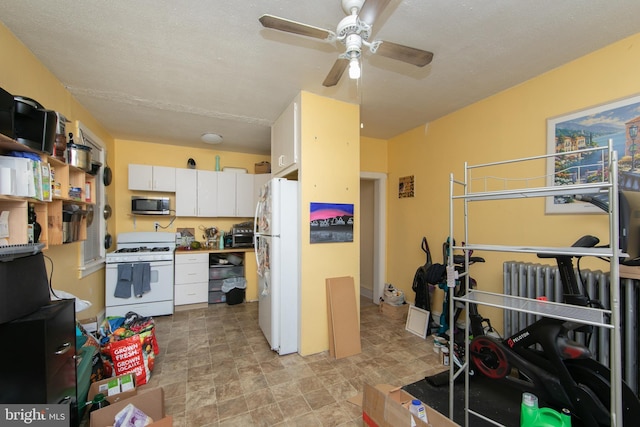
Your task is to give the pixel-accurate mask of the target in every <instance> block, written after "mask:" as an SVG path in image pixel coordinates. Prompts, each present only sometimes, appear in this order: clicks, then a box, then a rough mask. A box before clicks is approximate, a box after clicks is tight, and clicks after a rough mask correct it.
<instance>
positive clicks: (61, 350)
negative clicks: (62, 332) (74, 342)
mask: <svg viewBox="0 0 640 427" xmlns="http://www.w3.org/2000/svg"><path fill="white" fill-rule="evenodd" d="M70 349H71V343H70V342H66V343H64V344H62V345H61V346H60V347H58V350H56V352H55V354H56V356H59V355H61V354H65V353H66V352H67V351H69V350H70Z"/></svg>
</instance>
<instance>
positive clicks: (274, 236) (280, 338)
mask: <svg viewBox="0 0 640 427" xmlns="http://www.w3.org/2000/svg"><path fill="white" fill-rule="evenodd" d="M299 217H300V209H299V203H298V182H297V181H289V180H286V179H284V178H273V179H271V180H270V181H268V182H267V183H266V184H264V185H263V186H262V188H261V189H260V195H259V198H258V204H257V206H256V214H255V218H254V245H255V251H256V261H257V263H258V321H259V324H260V329H262V332H263V333H264V336H265V337H266V338H267V341H268V342H269V345H270V346H271V349H272V350H274V351H276V352H278V354H280V355H284V354H289V353H295V352H297V351H299V348H298V347H299V336H300V277H299V275H300V255H299V247H300V231H299V229H300V218H299Z"/></svg>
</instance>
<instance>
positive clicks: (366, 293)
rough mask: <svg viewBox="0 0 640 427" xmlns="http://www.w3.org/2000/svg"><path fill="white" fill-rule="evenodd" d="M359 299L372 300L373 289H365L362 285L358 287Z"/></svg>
mask: <svg viewBox="0 0 640 427" xmlns="http://www.w3.org/2000/svg"><path fill="white" fill-rule="evenodd" d="M360 297H361V298H368V299H370V300H372V299H373V289H369V288H365V287H363V286H362V285H360Z"/></svg>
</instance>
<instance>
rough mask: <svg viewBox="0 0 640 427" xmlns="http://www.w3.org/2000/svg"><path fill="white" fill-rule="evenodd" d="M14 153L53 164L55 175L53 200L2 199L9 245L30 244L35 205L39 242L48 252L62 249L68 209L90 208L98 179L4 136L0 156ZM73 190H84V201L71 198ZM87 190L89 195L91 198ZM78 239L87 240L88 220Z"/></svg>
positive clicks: (0, 202) (52, 190) (6, 197)
mask: <svg viewBox="0 0 640 427" xmlns="http://www.w3.org/2000/svg"><path fill="white" fill-rule="evenodd" d="M10 151H20V152H30V153H36V154H38V155H39V156H40V158H41V160H42V162H43V163H48V164H49V166H50V169H51V171H52V175H51V176H52V180H51V194H52V200H51V201H41V200H36V199H33V198H27V197H17V196H7V195H0V211H8V212H9V238H8V241H9V244H22V243H27V219H28V205H29V203H32V204H33V205H34V207H35V212H36V217H37V221H38V223H39V224H40V225H41V227H42V232H41V234H40V239H39V242H41V243H44V244H45V249H46V248H49V247H51V246H56V245H62V244H63V243H64V236H63V233H62V223H63V210H64V206H65V205H71V204H75V205H78V206H80V207H81V209H84V208H85V207H86V206H88V205H90V204H94V203H95V188H96V187H95V186H96V181H95V176H93V175H90V174H88V173H87V172H85V171H84V170H82V169H79V168H76V167H74V166H71V165H69V164H67V163H66V162H64V161H62V160H60V159H58V158H55V157H53V156H50V155H48V154H46V153H40V152H38V151H35V150H33V149H31V148H29V147H27V146H26V145H22V144H20V143H18V142H16V141H14V140H13V139H10V138H8V137H7V136H5V135H2V134H0V155H2V154H6V153H8V152H10ZM71 187H78V188H80V189H81V194H82V196H81V197H82V198H81V199H79V200H76V199H72V198H70V197H69V188H71ZM87 190H88V191H89V196H88V197H87ZM78 237H79V240H86V238H87V230H86V219H84V218H83V219H82V221H81V225H80V233H79V236H78Z"/></svg>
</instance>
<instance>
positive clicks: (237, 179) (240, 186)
mask: <svg viewBox="0 0 640 427" xmlns="http://www.w3.org/2000/svg"><path fill="white" fill-rule="evenodd" d="M253 177H254V175H252V174H247V173H234V172H218V194H217V196H218V201H217V206H218V209H217V212H218V216H222V217H252V216H253V213H254V204H253V200H254V199H253Z"/></svg>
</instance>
